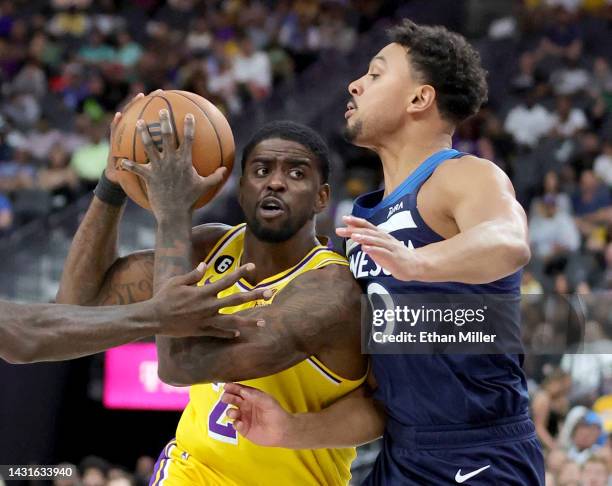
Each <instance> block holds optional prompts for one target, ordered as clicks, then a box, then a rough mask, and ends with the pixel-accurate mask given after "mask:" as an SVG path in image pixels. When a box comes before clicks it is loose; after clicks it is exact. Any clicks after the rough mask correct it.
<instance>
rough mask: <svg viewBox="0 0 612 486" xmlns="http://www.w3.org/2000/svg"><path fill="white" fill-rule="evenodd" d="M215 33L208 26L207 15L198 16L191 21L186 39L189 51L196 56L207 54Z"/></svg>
mask: <svg viewBox="0 0 612 486" xmlns="http://www.w3.org/2000/svg"><path fill="white" fill-rule="evenodd" d="M212 43H213V35H212V33H211V31H210V28H209V27H208V22H207V21H206V17H197V18H196V19H194V20H193V21H192V23H191V28H190V29H189V33H188V34H187V38H186V39H185V44H186V45H187V48H188V49H189V51H190V52H191V53H192V54H193V55H194V56H196V57H200V56H204V55H206V54H207V53H208V52H209V51H210V50H211V48H212Z"/></svg>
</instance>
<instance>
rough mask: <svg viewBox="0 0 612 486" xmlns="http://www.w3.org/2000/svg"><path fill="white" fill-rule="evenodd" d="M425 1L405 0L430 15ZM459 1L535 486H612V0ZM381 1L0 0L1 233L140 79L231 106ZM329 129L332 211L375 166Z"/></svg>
mask: <svg viewBox="0 0 612 486" xmlns="http://www.w3.org/2000/svg"><path fill="white" fill-rule="evenodd" d="M435 3H436V2H425V1H417V0H414V1H407V2H403V4H404V7H405V8H406V14H410V12H411V11H410V10H409V9H410V7H411V6H414V5H417V4H418V8H419V13H420V14H421V15H423V12H425V11H426V10H427V9H428V8H429V9H432V16H431V17H432V19H435V18H437V17H436V15H440V13H439V12H433V10H435V9H436V6H435ZM464 3H465V5H466V6H467V7H466V8H468V12H467V16H468V17H469V18H468V21H467V22H466V25H475V27H474V29H472V30H474V32H472V34H473V35H472V37H473V41H474V43H475V45H476V46H477V47H478V48H479V50H480V52H481V54H482V57H483V62H484V64H485V66H486V67H487V69H488V70H489V82H490V97H489V102H488V103H487V105H486V106H484V107H483V109H482V110H481V111H480V113H479V114H478V115H476V116H475V117H473V118H471V119H470V120H468V121H467V122H466V123H464V124H463V125H462V126H460V127H459V129H458V130H457V132H456V134H455V139H454V146H455V148H457V149H458V150H462V151H465V152H470V153H473V154H475V155H478V156H481V157H484V158H486V159H489V160H492V161H494V162H495V163H496V164H498V165H499V166H500V167H501V168H502V169H503V170H504V171H505V172H506V173H507V174H508V175H509V176H510V177H511V179H512V182H513V184H514V186H515V189H516V192H517V198H518V199H519V201H520V202H521V204H522V205H523V207H524V208H525V210H526V212H527V214H528V220H529V233H530V242H531V246H532V255H533V257H532V261H531V263H530V264H529V267H528V268H527V269H526V271H525V272H524V275H523V282H522V293H523V294H524V297H523V303H522V305H523V320H524V334H525V342H526V345H527V348H528V350H529V351H530V353H529V355H528V357H527V360H526V362H525V367H526V371H527V374H528V376H529V377H530V392H531V393H532V395H533V402H532V403H533V405H532V408H533V410H532V412H533V416H534V419H535V421H536V426H537V431H538V435H539V437H540V439H541V441H542V443H543V445H544V446H545V449H546V467H547V471H548V474H547V486H605V485H610V484H612V481H610V473H611V472H612V443H611V442H610V440H609V439H608V433H609V432H612V358H610V356H612V349H611V346H610V345H611V344H612V340H611V339H610V336H612V329H610V325H611V324H612V305H611V300H612V297H611V296H612V117H611V116H610V113H611V111H612V2H610V1H608V0H524V1H522V2H521V1H518V0H517V1H511V0H509V1H506V2H504V1H499V2H470V1H467V0H466V1H465V2H464ZM384 4H385V2H383V1H377V0H360V1H350V2H349V1H348V0H333V1H332V0H330V1H315V0H276V1H275V0H269V1H264V0H261V1H256V0H225V1H197V0H169V1H168V2H161V1H158V0H131V1H123V2H120V1H112V0H103V1H99V2H91V1H90V0H53V1H51V2H47V1H42V0H40V1H27V2H26V1H0V82H1V83H2V88H1V89H2V95H3V96H2V100H3V101H2V104H1V106H0V236H2V235H3V234H7V233H9V232H10V231H12V229H14V228H15V227H17V226H19V225H21V224H23V223H26V222H28V221H31V220H33V219H36V218H40V217H41V216H44V215H46V214H48V213H49V212H50V211H52V210H54V209H57V208H61V207H64V206H66V205H67V204H70V202H71V201H73V200H74V199H75V198H76V197H78V196H79V195H80V194H82V193H83V192H84V191H89V190H90V189H91V188H92V187H93V186H94V185H95V183H96V181H97V179H98V177H99V175H100V173H101V171H102V170H103V168H104V165H105V162H106V156H107V153H108V142H107V139H106V137H107V127H108V123H109V116H110V115H111V114H112V112H113V111H114V110H115V108H116V107H117V106H120V105H121V104H122V102H124V101H125V100H127V99H129V98H131V97H132V96H134V95H135V94H136V93H138V92H140V91H144V92H148V91H151V90H153V89H156V88H160V87H161V88H167V89H185V90H189V91H193V92H195V93H198V94H200V95H202V96H205V97H206V98H208V99H210V100H213V101H214V102H215V103H216V104H217V105H218V106H219V107H220V108H221V109H222V110H223V111H224V112H225V113H226V114H227V115H228V116H229V117H230V118H231V117H232V116H240V114H241V113H244V112H245V111H246V110H247V109H248V107H249V105H250V104H252V103H258V102H261V101H262V100H265V99H266V98H267V97H269V96H270V95H271V93H273V91H274V89H275V87H276V86H278V85H279V84H280V83H284V82H290V81H291V79H293V78H294V77H296V76H299V75H300V73H301V72H302V71H304V70H305V69H306V68H307V67H308V66H309V65H311V64H313V63H316V62H317V59H318V58H319V57H320V56H322V55H324V54H325V52H326V51H327V50H329V49H336V50H340V51H341V52H347V53H348V52H350V51H351V49H352V48H353V46H354V45H355V42H356V39H357V38H358V36H359V35H360V33H362V32H365V31H367V30H368V29H369V28H370V26H371V25H372V24H373V22H374V21H375V19H376V18H377V17H378V16H379V15H380V9H381V8H383V7H384ZM496 9H499V10H496ZM400 12H401V8H400ZM470 19H471V20H470ZM475 19H483V20H482V21H480V20H475ZM468 33H469V32H468ZM362 68H364V66H361V67H358V66H356V67H355V69H356V71H355V75H357V74H358V73H359V69H362ZM325 135H327V137H328V139H329V140H330V141H331V145H332V148H333V149H334V151H335V152H336V153H337V154H338V155H339V158H340V160H341V164H342V166H343V169H344V170H343V174H344V176H343V178H342V180H341V181H340V184H339V186H338V187H337V188H336V189H335V193H336V197H335V200H334V206H333V214H331V215H330V219H331V220H332V221H333V220H334V219H336V221H340V217H341V216H342V215H343V214H346V213H348V212H349V211H350V208H351V205H352V200H353V198H354V197H355V196H357V195H358V194H360V193H363V192H366V191H369V190H372V189H375V188H377V187H378V185H379V184H380V172H379V171H378V169H377V168H378V164H377V162H376V159H375V158H374V157H373V156H371V155H370V156H368V155H367V154H364V152H363V151H359V150H356V149H354V148H351V147H349V146H347V145H346V144H343V143H342V142H340V141H338V140H339V137H338V135H337V134H325ZM577 352H582V353H583V354H576V353H577ZM89 461H90V463H91V467H89V466H88V463H87V462H86V461H85V466H83V465H81V466H82V467H81V468H80V469H81V472H82V474H83V484H91V485H92V486H93V485H98V484H100V485H103V484H112V485H114V486H119V485H124V484H125V485H128V484H137V482H138V481H139V480H141V479H142V478H144V474H145V472H150V471H149V470H150V468H151V466H152V461H151V460H150V459H146V458H143V459H142V461H139V466H138V467H137V469H136V472H133V473H127V472H125V471H122V470H119V469H116V468H112V467H111V466H110V465H108V464H106V463H104V461H101V460H99V459H95V458H94V459H91V458H90V459H89ZM86 466H87V467H86ZM87 478H94V479H95V478H97V480H94V479H91V481H90V480H88V479H87ZM139 478H140V479H139ZM96 481H97V482H96ZM106 481H108V482H106ZM134 481H136V483H134ZM58 484H59V483H58ZM138 484H139V483H138ZM66 486H67V485H66Z"/></svg>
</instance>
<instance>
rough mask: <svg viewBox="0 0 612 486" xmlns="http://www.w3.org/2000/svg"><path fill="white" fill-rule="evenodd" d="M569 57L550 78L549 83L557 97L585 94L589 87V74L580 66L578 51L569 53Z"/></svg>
mask: <svg viewBox="0 0 612 486" xmlns="http://www.w3.org/2000/svg"><path fill="white" fill-rule="evenodd" d="M571 56H572V57H568V58H566V59H565V60H564V64H563V66H562V67H561V68H560V69H557V70H555V71H554V72H553V73H552V75H551V77H550V83H551V85H552V86H553V89H554V92H555V94H557V95H561V96H570V95H575V94H578V93H582V92H586V91H587V90H588V88H590V87H591V73H590V72H589V71H588V70H587V69H586V68H585V67H584V66H582V65H581V63H580V52H579V50H578V49H574V50H573V51H571Z"/></svg>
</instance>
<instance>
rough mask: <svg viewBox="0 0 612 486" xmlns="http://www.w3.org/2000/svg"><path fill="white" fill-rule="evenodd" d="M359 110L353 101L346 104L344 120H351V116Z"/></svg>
mask: <svg viewBox="0 0 612 486" xmlns="http://www.w3.org/2000/svg"><path fill="white" fill-rule="evenodd" d="M355 110H357V108H356V107H355V104H354V103H353V102H352V101H349V102H348V103H347V104H346V112H345V113H344V118H346V119H349V118H350V117H351V115H352V114H353V113H354V112H355Z"/></svg>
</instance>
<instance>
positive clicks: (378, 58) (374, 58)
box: [370, 55, 387, 66]
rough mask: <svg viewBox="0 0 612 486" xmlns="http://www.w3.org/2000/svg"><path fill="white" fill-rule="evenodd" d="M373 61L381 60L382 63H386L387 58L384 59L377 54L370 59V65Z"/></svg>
mask: <svg viewBox="0 0 612 486" xmlns="http://www.w3.org/2000/svg"><path fill="white" fill-rule="evenodd" d="M374 61H381V62H382V63H384V64H387V60H386V59H385V56H380V55H379V56H375V57H373V58H372V60H371V61H370V66H371V65H372V63H373V62H374Z"/></svg>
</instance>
